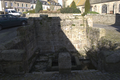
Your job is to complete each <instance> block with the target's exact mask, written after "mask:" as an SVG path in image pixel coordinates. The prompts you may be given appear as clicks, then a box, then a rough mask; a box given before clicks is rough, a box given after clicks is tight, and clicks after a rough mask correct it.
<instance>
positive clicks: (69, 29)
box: [30, 14, 104, 54]
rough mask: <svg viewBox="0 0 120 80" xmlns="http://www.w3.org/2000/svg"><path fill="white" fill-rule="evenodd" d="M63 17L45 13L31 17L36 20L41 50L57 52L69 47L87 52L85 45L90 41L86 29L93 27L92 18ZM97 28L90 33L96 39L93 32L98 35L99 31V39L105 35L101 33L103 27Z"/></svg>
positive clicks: (70, 49) (76, 50)
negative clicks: (50, 15) (45, 14)
mask: <svg viewBox="0 0 120 80" xmlns="http://www.w3.org/2000/svg"><path fill="white" fill-rule="evenodd" d="M53 15H54V14H53ZM63 15H64V14H63ZM48 16H49V15H48ZM59 16H61V15H59ZM61 17H62V18H61ZM61 17H58V16H57V17H47V16H44V15H43V16H41V17H37V18H32V17H31V18H30V21H32V22H33V21H35V26H36V28H37V29H36V30H37V41H38V47H39V48H40V52H42V53H46V52H56V51H59V49H61V48H67V50H68V51H71V52H79V53H81V54H85V47H87V46H88V43H89V42H88V38H87V35H86V31H87V30H86V29H87V27H89V26H90V27H91V28H92V25H93V24H92V19H91V18H83V17H82V16H73V15H67V16H65V17H64V18H63V16H61ZM96 29H97V31H96ZM96 29H90V31H91V32H93V33H91V34H89V35H91V38H92V37H93V39H94V36H93V34H94V35H96V33H98V35H97V36H96V38H97V39H99V38H101V37H102V36H104V35H101V30H102V29H99V28H96ZM94 31H95V32H94ZM103 34H104V33H103ZM89 35H88V36H89Z"/></svg>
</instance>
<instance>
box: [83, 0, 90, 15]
mask: <svg viewBox="0 0 120 80" xmlns="http://www.w3.org/2000/svg"><path fill="white" fill-rule="evenodd" d="M89 11H90V1H89V0H86V2H85V12H84V13H83V14H82V16H85V15H86V14H87V13H88V12H89Z"/></svg>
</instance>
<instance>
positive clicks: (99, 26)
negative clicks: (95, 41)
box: [93, 23, 120, 32]
mask: <svg viewBox="0 0 120 80" xmlns="http://www.w3.org/2000/svg"><path fill="white" fill-rule="evenodd" d="M93 27H98V28H104V29H107V30H116V31H119V32H120V26H114V25H107V24H96V23H94V24H93Z"/></svg>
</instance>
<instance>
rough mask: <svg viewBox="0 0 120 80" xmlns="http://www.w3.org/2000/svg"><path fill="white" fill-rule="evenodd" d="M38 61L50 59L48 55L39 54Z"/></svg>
mask: <svg viewBox="0 0 120 80" xmlns="http://www.w3.org/2000/svg"><path fill="white" fill-rule="evenodd" d="M36 61H48V57H47V56H39V57H38V58H37V60H36Z"/></svg>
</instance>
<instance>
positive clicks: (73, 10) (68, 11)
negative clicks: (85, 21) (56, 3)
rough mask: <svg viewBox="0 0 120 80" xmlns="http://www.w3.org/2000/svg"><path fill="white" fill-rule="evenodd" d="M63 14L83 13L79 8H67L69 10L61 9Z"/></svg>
mask: <svg viewBox="0 0 120 80" xmlns="http://www.w3.org/2000/svg"><path fill="white" fill-rule="evenodd" d="M60 12H61V13H81V11H80V10H79V9H77V8H71V7H67V8H62V9H60Z"/></svg>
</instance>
